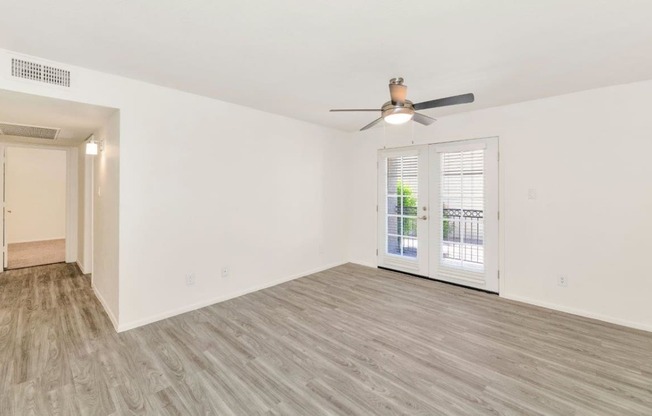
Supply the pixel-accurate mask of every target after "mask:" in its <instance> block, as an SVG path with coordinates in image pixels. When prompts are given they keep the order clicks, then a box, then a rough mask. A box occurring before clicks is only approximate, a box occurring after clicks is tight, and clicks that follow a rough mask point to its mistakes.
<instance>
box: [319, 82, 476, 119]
mask: <svg viewBox="0 0 652 416" xmlns="http://www.w3.org/2000/svg"><path fill="white" fill-rule="evenodd" d="M389 95H390V96H391V100H390V101H387V102H386V103H385V104H383V106H382V107H381V108H380V109H372V108H361V109H355V108H346V109H335V110H331V111H332V112H344V111H380V112H381V116H380V117H379V118H378V119H376V120H374V121H372V122H371V123H369V124H367V125H366V126H364V127H363V128H361V129H360V131H362V130H367V129H370V128H372V127H373V126H375V125H376V124H378V123H380V122H381V121H382V120H385V121H386V122H388V123H389V124H403V123H407V122H408V121H410V120H414V121H416V122H417V123H420V124H423V125H425V126H429V125H431V124H432V123H434V122H435V121H436V120H435V119H434V118H432V117H428V116H426V115H424V114H420V113H417V110H425V109H428V108H435V107H445V106H448V105H455V104H466V103H472V102H473V100H474V99H475V97H474V96H473V94H462V95H454V96H452V97H446V98H438V99H436V100H430V101H424V102H422V103H416V104H414V103H412V101H410V100H407V99H406V98H405V97H406V96H407V85H403V78H392V79H390V80H389Z"/></svg>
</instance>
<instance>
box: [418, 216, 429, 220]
mask: <svg viewBox="0 0 652 416" xmlns="http://www.w3.org/2000/svg"><path fill="white" fill-rule="evenodd" d="M419 219H420V220H427V219H428V217H426V216H425V215H424V216H422V217H419Z"/></svg>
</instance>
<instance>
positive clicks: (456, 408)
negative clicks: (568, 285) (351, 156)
mask: <svg viewBox="0 0 652 416" xmlns="http://www.w3.org/2000/svg"><path fill="white" fill-rule="evenodd" d="M651 363H652V334H650V333H646V332H643V331H637V330H633V329H629V328H624V327H620V326H617V325H611V324H607V323H604V322H599V321H595V320H591V319H586V318H582V317H577V316H572V315H568V314H564V313H560V312H555V311H550V310H547V309H543V308H538V307H534V306H529V305H525V304H521V303H518V302H512V301H507V300H504V299H500V298H498V297H497V296H494V295H489V294H485V293H481V292H477V291H473V290H468V289H463V288H459V287H455V286H450V285H446V284H442V283H438V282H434V281H428V280H424V279H418V278H414V277H410V276H405V275H402V274H399V273H393V272H390V271H385V270H377V269H371V268H366V267H362V266H356V265H351V264H349V265H344V266H340V267H337V268H334V269H330V270H326V271H323V272H320V273H316V274H314V275H311V276H308V277H305V278H302V279H297V280H294V281H291V282H288V283H285V284H282V285H279V286H275V287H272V288H269V289H265V290H262V291H259V292H255V293H251V294H249V295H245V296H242V297H240V298H236V299H232V300H230V301H227V302H223V303H220V304H216V305H212V306H209V307H206V308H203V309H200V310H197V311H194V312H190V313H187V314H184V315H180V316H176V317H173V318H170V319H166V320H164V321H160V322H157V323H154V324H151V325H148V326H145V327H142V328H137V329H134V330H131V331H128V332H126V333H121V334H117V333H115V331H114V330H113V328H112V326H111V322H110V320H109V319H108V317H107V316H106V314H105V313H104V311H103V309H102V307H101V305H100V304H99V302H98V301H97V300H96V298H95V296H94V294H93V292H92V289H91V288H90V284H89V280H88V278H86V277H84V276H81V275H79V274H78V272H77V270H76V268H75V267H73V266H72V265H66V264H57V265H48V266H41V267H35V268H30V269H20V270H12V271H9V272H6V273H4V274H3V275H2V276H1V277H0V414H2V415H29V414H34V415H42V414H43V415H50V414H51V415H162V414H170V415H213V414H214V415H330V414H355V415H370V414H378V415H484V414H487V415H584V414H591V415H616V414H617V415H623V416H625V415H648V414H649V415H652V364H651Z"/></svg>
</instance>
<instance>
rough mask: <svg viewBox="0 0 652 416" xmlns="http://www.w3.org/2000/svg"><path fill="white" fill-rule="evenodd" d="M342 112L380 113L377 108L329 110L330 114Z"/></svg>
mask: <svg viewBox="0 0 652 416" xmlns="http://www.w3.org/2000/svg"><path fill="white" fill-rule="evenodd" d="M343 111H381V110H380V109H377V108H373V109H372V108H336V109H334V110H330V112H331V113H338V112H343Z"/></svg>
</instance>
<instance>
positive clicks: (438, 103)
mask: <svg viewBox="0 0 652 416" xmlns="http://www.w3.org/2000/svg"><path fill="white" fill-rule="evenodd" d="M474 100H475V97H474V96H473V94H462V95H454V96H452V97H446V98H438V99H436V100H431V101H424V102H422V103H417V104H414V109H415V110H425V109H427V108H435V107H445V106H447V105H456V104H466V103H472V102H473V101H474Z"/></svg>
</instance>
